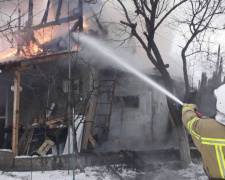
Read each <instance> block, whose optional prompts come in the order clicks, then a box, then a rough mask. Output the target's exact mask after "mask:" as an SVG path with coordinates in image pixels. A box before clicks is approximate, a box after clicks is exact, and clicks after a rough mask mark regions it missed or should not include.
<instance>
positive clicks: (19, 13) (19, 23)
mask: <svg viewBox="0 0 225 180" xmlns="http://www.w3.org/2000/svg"><path fill="white" fill-rule="evenodd" d="M20 26H21V11H20V9H19V10H18V37H17V55H20V48H21V47H20V43H21V42H20V38H21V37H20Z"/></svg>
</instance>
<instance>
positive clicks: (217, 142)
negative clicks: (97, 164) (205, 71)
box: [182, 85, 225, 179]
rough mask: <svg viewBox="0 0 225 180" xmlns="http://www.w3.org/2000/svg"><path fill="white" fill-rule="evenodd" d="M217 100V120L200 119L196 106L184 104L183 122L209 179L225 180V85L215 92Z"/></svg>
mask: <svg viewBox="0 0 225 180" xmlns="http://www.w3.org/2000/svg"><path fill="white" fill-rule="evenodd" d="M214 94H215V96H216V98H217V104H216V108H217V114H216V117H215V119H210V118H208V119H201V118H198V117H197V115H196V113H195V109H196V105H194V104H184V106H183V109H182V121H183V123H184V125H185V127H186V128H187V129H188V131H189V133H190V134H191V136H192V139H193V141H194V143H195V145H196V147H197V148H198V150H199V151H200V152H201V155H202V158H203V167H204V170H205V172H206V174H207V176H208V177H209V179H225V156H224V155H225V97H224V95H225V85H222V86H220V87H219V88H218V89H216V90H215V91H214Z"/></svg>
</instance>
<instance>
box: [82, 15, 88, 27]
mask: <svg viewBox="0 0 225 180" xmlns="http://www.w3.org/2000/svg"><path fill="white" fill-rule="evenodd" d="M83 28H84V29H87V28H88V24H87V22H86V18H85V16H84V17H83Z"/></svg>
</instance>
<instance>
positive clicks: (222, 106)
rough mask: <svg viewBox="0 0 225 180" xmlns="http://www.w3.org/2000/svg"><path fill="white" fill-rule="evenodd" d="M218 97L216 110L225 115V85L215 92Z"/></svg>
mask: <svg viewBox="0 0 225 180" xmlns="http://www.w3.org/2000/svg"><path fill="white" fill-rule="evenodd" d="M214 94H215V96H216V99H217V101H216V109H217V110H218V111H219V112H221V113H223V114H225V84H224V85H222V86H220V87H218V88H217V89H215V90H214Z"/></svg>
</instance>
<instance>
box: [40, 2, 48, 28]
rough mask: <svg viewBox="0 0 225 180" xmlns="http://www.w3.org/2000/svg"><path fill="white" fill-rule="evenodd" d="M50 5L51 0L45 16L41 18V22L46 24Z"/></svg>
mask: <svg viewBox="0 0 225 180" xmlns="http://www.w3.org/2000/svg"><path fill="white" fill-rule="evenodd" d="M49 5H50V0H48V3H47V7H46V10H45V13H44V16H43V18H42V20H41V24H45V23H46V22H47V19H48V10H49Z"/></svg>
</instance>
